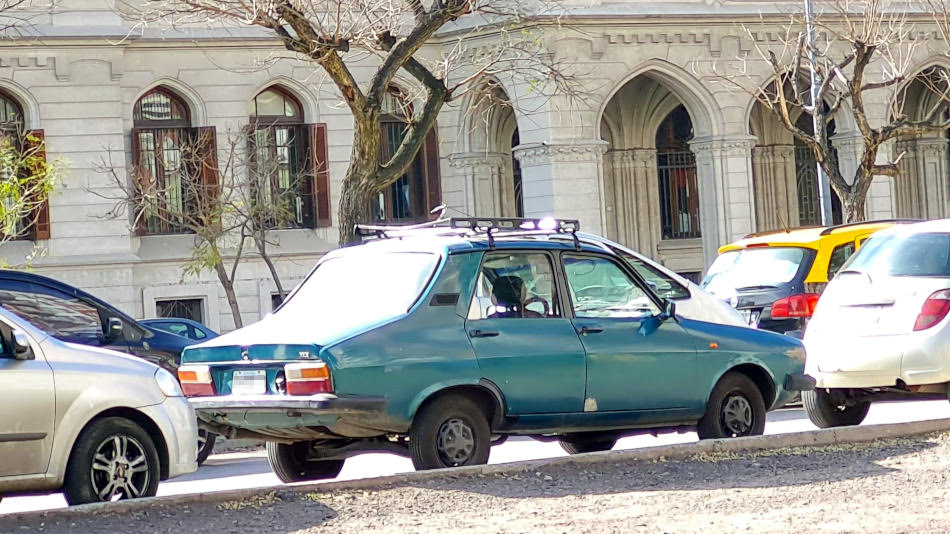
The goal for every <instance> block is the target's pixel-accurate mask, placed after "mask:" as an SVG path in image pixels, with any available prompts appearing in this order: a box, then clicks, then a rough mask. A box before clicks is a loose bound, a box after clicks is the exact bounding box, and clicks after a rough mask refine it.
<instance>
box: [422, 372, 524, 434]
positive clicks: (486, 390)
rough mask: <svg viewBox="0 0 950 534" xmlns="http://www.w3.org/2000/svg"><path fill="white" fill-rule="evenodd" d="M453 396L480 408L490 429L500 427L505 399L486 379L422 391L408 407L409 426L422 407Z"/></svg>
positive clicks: (495, 386)
mask: <svg viewBox="0 0 950 534" xmlns="http://www.w3.org/2000/svg"><path fill="white" fill-rule="evenodd" d="M453 394H454V395H465V396H467V397H469V398H472V399H473V400H474V401H475V402H477V403H478V404H479V405H480V406H482V407H483V408H484V409H485V410H486V413H487V415H488V423H489V427H490V428H491V429H493V430H494V429H496V428H498V427H500V426H501V423H502V421H503V420H504V418H505V413H506V409H507V406H506V404H505V397H504V395H503V394H502V392H501V388H499V387H498V385H497V384H495V383H494V382H492V381H491V380H488V379H487V378H482V379H480V380H478V381H470V382H457V383H450V384H439V385H437V386H433V387H432V388H429V389H427V390H425V391H423V393H421V394H420V395H419V396H417V397H416V399H415V400H414V401H413V403H412V404H411V405H410V409H409V421H410V424H411V423H412V421H413V420H414V419H415V417H416V415H417V414H418V413H419V410H421V409H422V407H423V406H425V405H426V404H428V403H430V402H433V401H435V400H437V399H438V398H440V397H444V396H446V395H453Z"/></svg>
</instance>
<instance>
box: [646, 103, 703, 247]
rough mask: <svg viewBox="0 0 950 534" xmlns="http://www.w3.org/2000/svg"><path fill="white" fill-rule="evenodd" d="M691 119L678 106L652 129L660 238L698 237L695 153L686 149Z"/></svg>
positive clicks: (697, 191)
mask: <svg viewBox="0 0 950 534" xmlns="http://www.w3.org/2000/svg"><path fill="white" fill-rule="evenodd" d="M692 138H693V122H692V120H691V119H690V117H689V113H688V112H687V111H686V108H685V107H684V106H682V105H680V106H678V107H677V108H676V109H674V110H673V111H672V112H670V114H669V115H667V116H666V118H665V119H663V122H662V123H660V127H659V128H658V129H657V132H656V165H657V176H658V178H659V190H660V191H659V192H660V220H661V225H662V228H661V230H662V237H663V239H694V238H698V237H701V236H702V234H701V233H700V228H699V188H698V186H697V180H696V156H695V155H694V154H693V152H692V151H691V150H690V148H689V141H690V140H691V139H692Z"/></svg>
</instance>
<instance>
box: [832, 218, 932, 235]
mask: <svg viewBox="0 0 950 534" xmlns="http://www.w3.org/2000/svg"><path fill="white" fill-rule="evenodd" d="M919 222H923V220H921V219H878V220H876V221H857V222H853V223H845V224H839V225H836V226H829V227H828V228H825V229H824V230H822V231H821V233H820V234H819V235H829V234H831V232H834V231H835V230H840V229H841V228H850V227H852V226H861V225H862V224H881V223H893V224H914V223H919Z"/></svg>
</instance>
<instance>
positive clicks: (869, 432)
mask: <svg viewBox="0 0 950 534" xmlns="http://www.w3.org/2000/svg"><path fill="white" fill-rule="evenodd" d="M943 431H950V418H948V419H933V420H928V421H914V422H909V423H892V424H882V425H868V426H852V427H841V428H827V429H822V430H810V431H806V432H794V433H789V434H773V435H768V436H752V437H746V438H731V439H716V440H706V441H699V442H695V443H678V444H674V445H660V446H656V447H644V448H641V449H631V450H623V451H609V452H593V453H587V454H578V455H575V456H565V457H558V458H546V459H541V460H526V461H521V462H511V463H505V464H493V465H476V466H470V467H457V468H452V469H436V470H432V471H416V472H410V473H401V474H397V475H389V476H384V477H375V478H363V479H359V480H344V481H339V482H322V483H312V482H311V483H301V484H294V485H286V486H270V487H265V488H249V489H241V490H230V491H229V490H224V491H213V492H204V493H192V494H187V495H169V496H166V497H152V498H147V499H136V500H131V501H119V502H115V503H94V504H86V505H82V506H75V507H72V508H66V509H60V510H47V511H42V512H19V513H13V514H7V515H0V518H2V519H3V522H4V523H7V524H9V522H12V521H17V520H21V521H22V520H28V519H34V520H35V519H47V520H55V519H61V520H68V519H70V518H78V517H84V516H88V515H96V514H129V513H134V512H138V511H142V510H148V509H149V508H152V507H156V506H169V505H177V504H193V503H221V502H226V501H232V500H240V499H248V498H251V497H255V496H260V495H267V494H269V493H273V492H275V491H276V492H278V493H284V494H287V493H331V492H333V491H351V490H374V489H382V488H385V487H389V486H396V485H407V484H411V483H416V482H424V481H428V480H434V479H442V480H445V479H458V478H467V477H476V476H480V475H482V476H484V475H502V474H509V473H510V474H519V473H525V472H531V471H536V470H538V469H541V468H550V467H556V466H563V465H588V464H598V463H607V462H622V461H630V462H636V461H644V460H655V459H657V458H663V459H665V460H679V459H684V458H689V457H691V456H696V455H700V454H710V453H713V454H714V453H749V452H756V451H765V450H775V449H782V448H786V447H821V446H828V445H836V444H841V443H867V442H870V441H875V440H879V439H888V438H898V437H909V436H919V435H923V434H931V433H935V432H943Z"/></svg>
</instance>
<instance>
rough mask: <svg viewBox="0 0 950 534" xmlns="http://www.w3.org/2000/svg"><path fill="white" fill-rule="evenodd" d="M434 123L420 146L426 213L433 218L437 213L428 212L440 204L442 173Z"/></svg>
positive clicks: (437, 132) (437, 137) (437, 134)
mask: <svg viewBox="0 0 950 534" xmlns="http://www.w3.org/2000/svg"><path fill="white" fill-rule="evenodd" d="M438 130H439V129H438V127H437V126H436V125H432V129H431V130H429V133H428V134H427V135H426V140H425V144H424V145H423V147H422V150H423V156H422V158H423V159H422V173H423V175H422V176H423V185H424V186H425V200H426V213H428V214H429V215H428V217H429V219H435V218H436V217H438V216H439V214H438V213H435V214H432V213H430V212H431V211H432V210H434V209H435V208H437V207H438V206H439V205H440V204H442V173H441V172H440V169H439V166H440V164H441V161H440V159H439V131H438Z"/></svg>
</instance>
